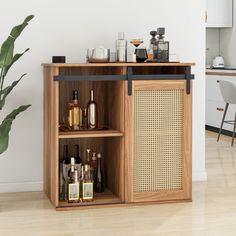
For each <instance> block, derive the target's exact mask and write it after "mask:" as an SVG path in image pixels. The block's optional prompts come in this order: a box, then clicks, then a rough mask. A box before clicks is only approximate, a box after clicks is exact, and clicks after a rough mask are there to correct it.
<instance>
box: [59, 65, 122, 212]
mask: <svg viewBox="0 0 236 236" xmlns="http://www.w3.org/2000/svg"><path fill="white" fill-rule="evenodd" d="M68 70H69V71H68ZM68 70H66V69H63V70H61V71H60V74H61V75H67V74H70V75H73V74H75V75H77V74H88V73H89V72H88V73H87V72H86V71H87V69H86V68H84V69H82V70H77V69H74V70H72V69H68ZM101 70H102V71H101V73H102V72H103V73H104V70H103V69H101ZM106 73H109V74H119V73H120V71H118V69H117V68H114V69H112V71H107V72H106ZM124 86H125V81H121V80H120V81H89V80H88V81H87V80H83V81H59V123H62V121H63V120H65V119H66V116H67V115H68V103H69V102H71V100H72V94H73V90H78V92H79V105H80V106H81V107H82V108H85V107H86V106H87V103H88V101H89V95H90V90H91V89H92V90H93V91H94V100H95V102H96V103H97V106H98V125H99V126H100V127H108V128H107V129H106V130H80V131H59V133H58V144H59V157H58V163H59V159H61V158H62V155H63V146H64V145H65V144H67V145H68V147H69V153H68V154H69V157H70V156H73V153H72V152H73V145H75V144H78V145H79V155H80V158H81V159H82V161H83V163H85V158H86V149H87V148H89V149H91V151H92V152H93V151H94V152H96V153H98V152H100V153H101V154H102V168H103V171H104V176H105V187H106V190H105V192H104V193H94V200H93V201H92V202H79V203H68V202H66V201H59V200H58V204H57V205H56V209H58V210H60V209H61V210H63V209H66V208H74V207H78V208H80V207H86V206H98V205H110V204H122V203H124V201H125V200H124V198H125V197H124V191H125V190H124V188H125V187H124V182H125V181H124V179H125V177H124V115H125V114H124V113H125V107H124V106H125V105H124V104H125V103H124V96H125V94H124V93H125V87H124ZM58 181H59V169H58ZM57 191H59V189H58V190H57ZM57 196H59V194H57Z"/></svg>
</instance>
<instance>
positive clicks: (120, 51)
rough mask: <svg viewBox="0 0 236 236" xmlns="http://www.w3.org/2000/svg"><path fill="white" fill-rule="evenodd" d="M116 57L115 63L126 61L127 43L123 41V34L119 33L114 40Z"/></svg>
mask: <svg viewBox="0 0 236 236" xmlns="http://www.w3.org/2000/svg"><path fill="white" fill-rule="evenodd" d="M116 55H117V62H126V61H127V41H126V40H125V33H124V32H119V33H118V39H117V40H116Z"/></svg>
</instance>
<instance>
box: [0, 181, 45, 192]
mask: <svg viewBox="0 0 236 236" xmlns="http://www.w3.org/2000/svg"><path fill="white" fill-rule="evenodd" d="M42 190H43V182H19V183H0V193H16V192H36V191H42Z"/></svg>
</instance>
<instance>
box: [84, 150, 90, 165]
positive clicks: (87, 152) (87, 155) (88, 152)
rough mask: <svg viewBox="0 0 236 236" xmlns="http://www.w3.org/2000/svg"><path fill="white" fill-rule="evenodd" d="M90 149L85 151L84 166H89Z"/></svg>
mask: <svg viewBox="0 0 236 236" xmlns="http://www.w3.org/2000/svg"><path fill="white" fill-rule="evenodd" d="M90 152H91V150H90V149H86V161H85V164H87V165H90Z"/></svg>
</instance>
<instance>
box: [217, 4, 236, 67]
mask: <svg viewBox="0 0 236 236" xmlns="http://www.w3.org/2000/svg"><path fill="white" fill-rule="evenodd" d="M233 12H234V13H235V12H236V4H233ZM235 42H236V16H235V14H233V28H229V29H221V30H220V48H221V51H222V55H223V57H224V59H225V64H226V65H229V66H236V44H235Z"/></svg>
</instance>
